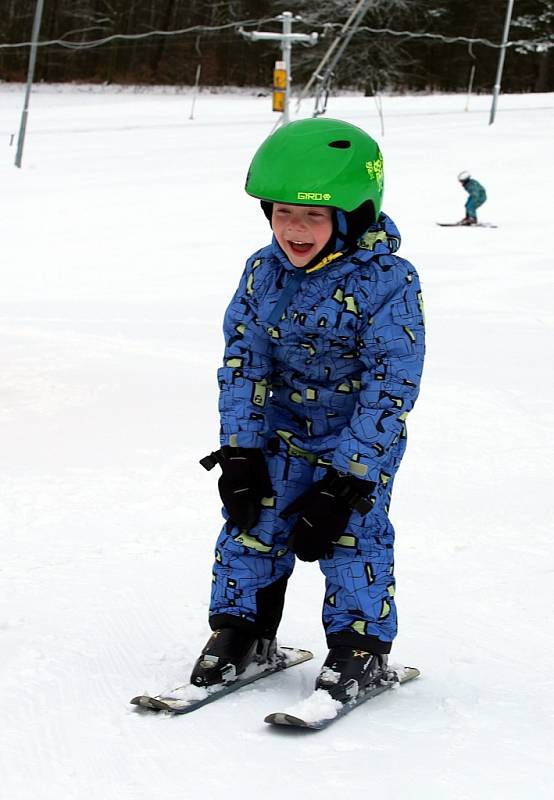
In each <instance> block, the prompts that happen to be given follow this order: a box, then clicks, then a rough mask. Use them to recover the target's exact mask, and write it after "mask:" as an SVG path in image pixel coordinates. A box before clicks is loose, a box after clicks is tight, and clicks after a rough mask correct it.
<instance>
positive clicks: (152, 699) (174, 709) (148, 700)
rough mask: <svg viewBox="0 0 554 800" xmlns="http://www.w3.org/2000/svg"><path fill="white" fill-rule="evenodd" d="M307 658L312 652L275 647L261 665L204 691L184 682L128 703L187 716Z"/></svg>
mask: <svg viewBox="0 0 554 800" xmlns="http://www.w3.org/2000/svg"><path fill="white" fill-rule="evenodd" d="M311 658H313V653H310V651H309V650H299V649H298V648H296V647H278V648H277V651H276V652H275V654H274V655H273V656H272V658H271V659H270V661H268V662H266V663H265V664H256V663H252V664H249V666H248V667H247V668H246V669H245V671H244V672H243V673H242V674H241V675H240V676H239V677H238V678H236V679H235V680H232V681H228V682H226V683H218V684H215V685H214V686H208V687H207V688H200V687H198V686H193V685H192V684H191V683H186V684H184V685H183V686H177V687H176V688H175V689H172V690H170V691H169V692H167V693H163V694H157V695H155V696H154V695H149V694H141V695H138V696H137V697H133V699H132V700H131V701H130V702H131V704H132V705H135V706H139V707H140V708H148V709H151V710H152V711H167V712H170V713H172V714H188V713H189V712H191V711H196V709H197V708H201V707H202V706H205V705H207V704H208V703H213V702H214V700H219V699H220V698H221V697H225V695H228V694H231V693H232V692H236V691H237V690H238V689H242V687H243V686H248V684H250V683H254V681H258V680H260V678H266V677H267V676H268V675H273V674H274V673H275V672H282V671H283V670H284V669H289V667H294V666H296V665H297V664H302V663H303V662H304V661H309V660H310V659H311Z"/></svg>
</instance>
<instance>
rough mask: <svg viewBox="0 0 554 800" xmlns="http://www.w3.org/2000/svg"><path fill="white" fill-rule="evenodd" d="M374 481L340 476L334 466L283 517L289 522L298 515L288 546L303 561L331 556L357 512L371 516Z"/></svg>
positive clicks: (283, 513)
mask: <svg viewBox="0 0 554 800" xmlns="http://www.w3.org/2000/svg"><path fill="white" fill-rule="evenodd" d="M374 488H375V484H374V483H373V482H372V481H363V480H361V479H360V478H356V477H354V475H340V473H338V472H337V471H336V470H335V469H333V468H332V467H331V468H329V469H328V470H327V474H326V475H325V476H324V477H323V478H322V479H321V480H319V481H316V482H315V483H314V484H313V486H310V488H309V489H308V491H307V492H304V494H301V495H300V497H297V498H296V500H293V502H292V503H290V505H288V506H287V507H286V508H285V509H284V511H282V512H281V514H280V516H281V517H283V518H285V519H287V518H288V517H289V516H290V515H291V514H296V513H298V514H299V516H298V519H297V520H296V522H295V523H294V526H293V528H292V532H291V534H290V536H289V540H288V546H289V547H290V549H291V550H292V552H293V553H295V554H296V555H297V556H298V558H299V559H300V560H301V561H317V560H318V559H320V558H323V557H324V556H331V555H332V553H333V543H334V542H336V541H337V540H338V539H340V537H341V536H342V534H343V533H344V531H345V530H346V526H347V524H348V520H349V518H350V514H351V513H352V511H353V510H354V509H356V511H359V512H360V514H367V512H368V511H369V510H370V509H371V508H372V506H373V502H374V500H373V498H371V497H370V494H371V492H372V491H373V489H374Z"/></svg>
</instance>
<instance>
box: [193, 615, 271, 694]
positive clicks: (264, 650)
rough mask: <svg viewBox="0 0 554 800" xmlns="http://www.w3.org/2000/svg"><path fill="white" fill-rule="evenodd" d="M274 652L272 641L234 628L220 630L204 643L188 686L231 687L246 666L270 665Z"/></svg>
mask: <svg viewBox="0 0 554 800" xmlns="http://www.w3.org/2000/svg"><path fill="white" fill-rule="evenodd" d="M276 650H277V641H276V639H260V638H258V637H257V636H255V635H253V634H252V633H250V632H246V631H243V630H239V629H238V628H220V629H219V630H215V631H214V632H213V633H212V635H211V636H210V638H209V639H208V641H207V643H206V645H205V647H204V649H203V650H202V653H201V654H200V657H199V658H198V660H197V661H196V664H195V665H194V667H193V669H192V673H191V676H190V682H191V683H192V684H194V685H195V686H202V687H206V686H213V685H214V684H217V683H232V682H233V681H234V680H235V679H236V678H237V677H238V676H239V675H241V674H242V673H243V672H244V670H245V669H246V667H247V666H248V665H249V664H252V663H255V664H265V663H266V662H268V661H270V660H271V658H272V657H273V656H274V655H275V652H276Z"/></svg>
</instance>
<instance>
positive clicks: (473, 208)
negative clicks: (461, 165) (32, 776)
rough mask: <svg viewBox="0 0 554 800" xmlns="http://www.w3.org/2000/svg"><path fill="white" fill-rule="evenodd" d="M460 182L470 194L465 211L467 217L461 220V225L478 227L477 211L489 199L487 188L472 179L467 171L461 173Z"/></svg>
mask: <svg viewBox="0 0 554 800" xmlns="http://www.w3.org/2000/svg"><path fill="white" fill-rule="evenodd" d="M458 180H459V181H460V183H461V184H462V186H463V187H464V189H465V190H466V192H467V193H468V195H469V196H468V198H467V200H466V205H465V210H466V215H465V217H464V218H463V220H461V222H460V225H477V209H478V208H479V206H482V205H483V203H484V202H485V201H486V199H487V193H486V191H485V187H484V186H482V185H481V184H480V183H479V181H476V180H475V178H472V177H471V175H470V173H469V172H467V171H465V170H464V171H463V172H460V174H459V175H458Z"/></svg>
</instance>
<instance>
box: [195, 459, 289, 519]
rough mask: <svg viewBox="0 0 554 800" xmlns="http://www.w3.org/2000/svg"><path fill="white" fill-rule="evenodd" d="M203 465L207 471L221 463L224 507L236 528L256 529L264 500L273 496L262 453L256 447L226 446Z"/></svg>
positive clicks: (220, 489)
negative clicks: (263, 498)
mask: <svg viewBox="0 0 554 800" xmlns="http://www.w3.org/2000/svg"><path fill="white" fill-rule="evenodd" d="M200 463H201V464H202V466H203V467H204V468H205V469H208V470H210V469H212V468H213V467H214V466H215V465H216V463H217V464H221V471H222V473H221V477H220V479H219V481H218V486H219V494H220V496H221V500H222V501H223V505H224V506H225V508H226V509H227V512H228V514H229V517H230V519H231V520H232V521H233V522H234V523H235V525H237V527H239V528H242V529H245V530H250V529H251V528H253V527H254V525H255V524H256V523H257V521H258V520H259V518H260V511H261V508H262V506H261V503H262V497H273V487H272V486H271V481H270V479H269V472H268V471H267V464H266V461H265V457H264V454H263V452H262V451H261V450H260V449H259V448H257V447H231V446H230V445H225V446H224V447H222V448H221V450H218V451H217V452H215V453H211V454H210V455H209V456H206V458H203V459H202V460H201V461H200Z"/></svg>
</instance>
